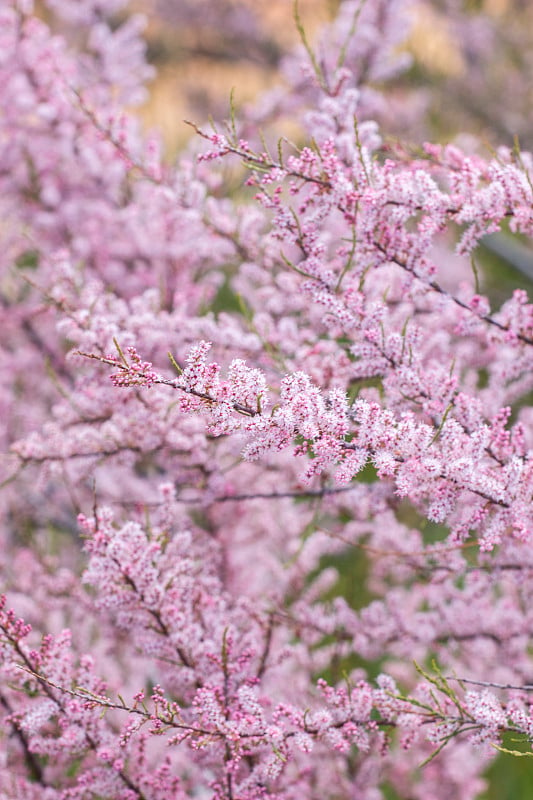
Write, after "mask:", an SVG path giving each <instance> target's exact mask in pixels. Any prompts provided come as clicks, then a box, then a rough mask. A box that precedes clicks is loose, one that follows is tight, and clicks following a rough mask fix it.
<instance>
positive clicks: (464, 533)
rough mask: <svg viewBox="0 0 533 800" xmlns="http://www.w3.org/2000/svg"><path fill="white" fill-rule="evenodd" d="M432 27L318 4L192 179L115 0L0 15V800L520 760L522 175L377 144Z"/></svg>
mask: <svg viewBox="0 0 533 800" xmlns="http://www.w3.org/2000/svg"><path fill="white" fill-rule="evenodd" d="M174 5H175V4H174ZM207 5H208V4H207V3H205V4H204V3H202V4H201V5H199V6H198V8H201V9H204V8H205V7H206V6H207ZM219 5H220V4H219ZM158 6H159V8H160V9H161V11H162V13H165V14H166V15H167V18H170V16H171V14H172V13H174V14H179V15H181V16H180V19H182V20H184V21H185V22H186V23H187V24H191V25H193V24H195V19H197V15H198V13H199V11H198V9H197V8H196V6H194V8H193V5H192V4H190V3H183V4H180V10H179V12H178V11H176V9H171V8H170V6H169V5H168V4H165V3H163V2H161V3H159V4H158ZM181 6H182V7H181ZM408 6H409V3H407V2H405V0H394V2H391V0H372V2H367V3H363V4H360V3H358V2H352V0H345V2H343V3H341V4H340V7H339V12H338V15H337V17H336V18H335V19H334V20H333V21H332V23H331V25H329V26H326V27H325V28H324V29H323V31H322V32H320V34H319V36H318V40H317V45H316V46H311V45H310V43H309V40H308V38H307V34H306V31H305V25H304V23H303V20H302V18H301V17H300V14H299V12H298V11H296V15H295V23H296V27H297V30H299V33H300V38H301V43H302V46H301V47H300V48H298V49H297V50H296V51H295V52H294V53H292V54H288V55H287V56H286V57H285V58H283V59H280V65H281V69H282V70H283V71H284V74H285V86H284V88H283V89H279V90H276V91H274V92H273V93H269V94H267V95H264V96H263V97H262V98H261V99H260V100H259V101H258V102H257V104H256V105H255V106H254V107H250V108H248V109H244V110H243V111H242V115H241V117H242V118H241V120H239V114H238V113H235V109H232V119H231V120H230V122H229V124H228V125H227V127H226V128H224V127H223V126H222V125H219V126H218V128H217V127H216V126H215V129H214V130H210V131H206V129H204V128H203V127H202V128H200V127H197V128H196V131H197V133H198V134H199V136H197V137H196V144H195V145H193V146H191V148H190V149H189V150H188V151H187V152H186V153H185V154H182V155H180V158H179V160H178V163H177V164H176V165H172V164H170V163H165V162H163V160H162V157H161V152H160V149H161V148H160V144H159V141H158V137H157V136H149V137H146V136H145V135H144V134H143V133H142V131H141V130H140V127H139V125H138V123H137V121H136V119H135V117H134V116H133V115H132V114H131V112H129V111H127V110H126V109H125V106H126V105H128V106H131V105H133V104H135V103H137V102H139V101H140V100H142V98H143V96H144V93H145V89H144V86H143V83H144V82H145V81H146V80H147V79H149V78H150V77H151V74H152V70H151V68H150V67H149V66H148V65H147V64H146V61H145V57H144V50H145V47H144V43H143V41H142V38H141V36H140V32H141V29H142V21H141V19H140V18H139V17H138V16H131V15H129V12H128V10H127V3H126V2H123V0H98V2H97V1H96V0H76V2H74V1H73V0H72V1H71V0H45V2H44V3H43V4H42V8H45V10H46V14H45V15H44V17H45V18H46V22H44V21H43V19H41V18H40V17H37V16H36V15H35V14H34V13H33V9H32V4H31V3H30V2H27V0H9V2H8V3H7V4H6V5H5V8H2V9H1V10H0V18H1V19H0V95H1V97H2V101H3V102H2V107H3V108H5V114H4V115H3V116H2V120H1V121H0V187H1V189H2V192H1V197H2V199H1V201H0V203H1V207H2V219H3V223H2V237H3V239H4V242H3V244H4V247H3V248H2V255H1V263H2V273H1V276H0V304H1V312H2V322H3V325H2V333H3V337H2V341H1V342H0V358H1V363H2V370H1V371H0V418H1V419H2V430H1V432H0V433H1V436H2V441H3V450H4V453H5V456H4V457H3V460H2V462H1V465H0V466H1V472H2V474H1V479H2V482H3V486H2V493H1V494H0V513H1V515H2V526H1V537H2V545H3V547H2V555H1V556H0V575H1V578H2V590H3V592H5V596H4V594H3V595H2V600H1V602H0V658H1V662H0V673H1V676H2V681H1V683H2V687H3V688H2V689H1V690H0V713H1V715H2V720H3V730H4V731H5V733H4V734H3V735H2V737H1V740H0V759H1V761H2V769H1V770H0V773H1V774H0V793H1V794H2V796H3V797H6V799H7V798H13V800H15V798H16V799H17V800H18V799H19V798H27V799H28V800H37V798H39V800H40V798H45V800H91V798H96V797H98V798H106V800H111V799H112V800H132V799H133V798H137V800H163V798H165V800H168V799H169V798H171V800H189V799H190V798H193V797H199V796H202V797H204V796H205V797H206V798H207V797H209V798H212V800H304V799H305V800H315V798H316V800H318V798H320V800H324V798H331V797H333V796H334V797H335V798H337V797H339V798H344V797H354V796H357V797H360V798H362V799H364V800H376V798H379V797H381V796H383V794H382V792H383V791H384V787H385V786H386V785H387V784H388V786H389V787H392V788H393V790H394V791H395V792H396V793H397V794H398V795H399V796H404V797H407V796H409V797H413V798H416V799H417V800H418V798H420V799H421V798H424V800H425V798H427V797H429V796H431V797H432V798H433V797H434V798H435V800H448V798H450V797H454V798H455V797H456V798H460V800H474V798H475V797H477V796H478V795H479V793H480V792H481V791H482V789H483V786H484V783H483V778H482V772H483V769H484V768H485V766H486V764H487V763H488V761H489V760H490V758H491V757H493V755H494V753H495V748H498V747H502V746H503V744H502V743H503V742H504V741H505V738H504V737H505V736H506V735H507V734H509V733H511V734H513V735H518V736H521V737H523V739H524V741H525V742H526V743H527V744H528V746H529V745H531V742H532V741H533V730H532V723H531V699H530V698H531V694H530V691H531V687H530V685H529V680H530V675H531V666H532V664H531V654H530V649H529V641H530V637H531V629H532V624H533V617H532V612H531V608H532V603H531V595H532V587H533V583H532V578H533V561H532V559H531V555H530V549H531V548H530V545H531V533H532V527H533V518H532V512H531V497H532V495H533V485H532V481H533V474H532V467H531V463H532V460H531V448H532V446H533V433H532V427H531V423H532V420H531V412H530V409H529V407H528V396H529V393H530V392H531V390H532V389H533V378H532V375H533V369H532V367H533V311H532V306H531V304H530V303H529V300H528V298H527V295H526V293H525V292H524V291H523V290H522V289H517V290H516V291H515V292H514V293H513V294H512V296H511V297H510V299H508V300H507V301H506V302H504V303H503V305H501V307H499V308H498V307H497V304H496V303H495V302H494V301H492V300H490V299H489V298H488V297H486V296H484V294H483V293H482V289H481V288H480V286H479V285H478V283H479V281H478V278H477V274H476V263H477V261H478V259H479V246H480V244H482V243H483V240H484V237H485V236H486V235H487V234H489V233H494V232H501V231H502V230H504V229H505V230H506V231H509V232H511V233H512V234H518V235H520V236H521V237H524V238H526V237H527V238H529V237H531V234H532V220H533V218H532V215H531V208H532V206H533V202H532V201H533V191H532V188H531V178H530V173H531V167H532V164H531V156H530V155H529V154H527V153H520V152H519V150H518V148H516V147H515V148H514V150H509V149H506V148H501V149H500V150H498V151H497V152H495V153H494V154H493V155H492V156H490V157H488V158H484V157H482V156H480V155H479V154H478V153H477V151H476V152H468V153H467V152H464V151H463V150H462V149H461V147H459V146H457V145H455V144H453V145H448V146H445V147H443V146H439V145H434V144H425V145H423V146H422V147H420V148H418V149H416V151H415V150H413V148H410V147H408V146H406V145H400V144H391V142H390V141H388V139H387V131H388V127H387V126H388V124H389V123H391V109H393V112H392V113H394V109H396V110H398V109H399V106H398V104H397V103H396V99H395V94H394V91H393V90H392V89H391V88H390V86H388V84H387V81H388V80H390V79H391V78H392V77H394V76H397V75H398V74H399V73H400V72H401V70H402V69H404V68H405V66H406V65H407V62H408V59H407V58H406V57H404V56H403V55H402V54H401V53H400V52H399V49H398V44H399V42H400V41H401V39H402V37H403V36H404V35H405V34H406V30H407V28H406V27H404V26H407V25H408V22H409V14H408V13H407V11H408ZM154 7H155V6H154ZM232 8H233V5H232ZM40 9H41V6H40ZM227 11H228V7H227V6H226V4H221V5H220V8H219V7H218V5H217V16H216V18H217V19H219V20H220V24H221V25H224V26H229V25H231V24H232V23H231V19H236V20H237V22H238V24H239V25H243V26H244V27H245V28H246V26H252V28H253V29H252V28H246V30H250V36H252V37H255V38H254V41H263V40H262V39H261V36H260V34H259V31H258V29H257V26H256V23H255V17H254V15H253V14H252V13H251V12H246V13H244V12H243V13H242V15H241V16H237V17H232V16H231V14H229V12H228V13H226V12H227ZM202 13H203V12H202ZM399 19H401V20H402V25H399V24H398V20H399ZM278 55H279V54H278ZM276 58H278V56H276ZM402 102H403V106H409V108H407V109H406V110H405V113H404V111H402V114H404V117H402V119H403V118H405V117H407V116H410V118H411V121H412V120H413V119H417V114H419V109H420V105H416V103H415V104H414V105H413V106H412V107H411V106H410V104H409V103H408V102H407V101H405V102H404V101H403V100H402ZM417 109H418V111H417ZM287 115H288V116H290V118H291V120H292V123H293V125H294V124H297V125H299V126H300V127H299V130H300V133H298V134H297V135H295V136H294V137H293V138H295V139H296V140H297V143H296V144H293V143H291V142H289V141H288V140H281V141H280V142H279V145H278V146H277V147H275V145H273V144H272V142H273V141H274V140H275V137H274V134H273V133H272V128H271V127H270V128H269V125H271V124H272V123H274V124H275V125H277V124H278V121H279V120H280V118H283V117H284V116H287ZM258 121H261V122H262V124H263V125H264V126H265V128H266V130H265V132H264V135H262V136H261V137H258V136H257V131H256V128H257V122H258ZM195 147H196V151H195V150H194V148H195ZM274 153H275V155H274ZM235 157H237V159H238V160H240V162H241V164H242V165H243V166H244V168H245V169H246V175H245V177H244V178H243V180H242V183H243V184H244V185H245V186H244V187H243V189H242V191H241V190H239V192H234V191H233V193H231V192H230V188H231V187H230V184H231V186H232V187H233V189H234V188H235V180H236V177H235V176H236V172H232V171H230V170H229V171H228V175H230V178H229V182H228V175H226V173H225V172H224V167H225V165H226V164H229V163H230V159H232V158H235ZM228 187H230V188H228ZM246 193H248V194H249V197H248V199H247V200H246V201H245V202H243V201H242V197H243V195H246ZM252 193H253V194H255V199H254V198H253V197H252V196H251V195H252ZM458 231H459V232H458ZM470 258H472V259H473V263H471V262H470ZM169 353H170V357H169ZM80 356H82V357H80ZM80 534H81V538H82V539H83V541H84V546H83V547H82V546H81V544H80V541H79V539H80ZM9 608H13V609H16V611H14V610H13V611H9V610H8V609H9ZM88 653H90V656H89V655H87V654H88ZM434 658H436V659H437V661H438V663H432V660H433V659H434ZM414 659H416V662H417V664H419V665H420V666H415V665H414V664H413V660H414ZM378 674H379V677H377V679H374V677H375V676H376V675H378ZM451 676H454V677H453V678H452V677H451ZM432 756H434V758H432ZM421 762H427V763H426V765H425V767H424V769H423V770H418V766H419V765H420V763H421Z"/></svg>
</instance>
